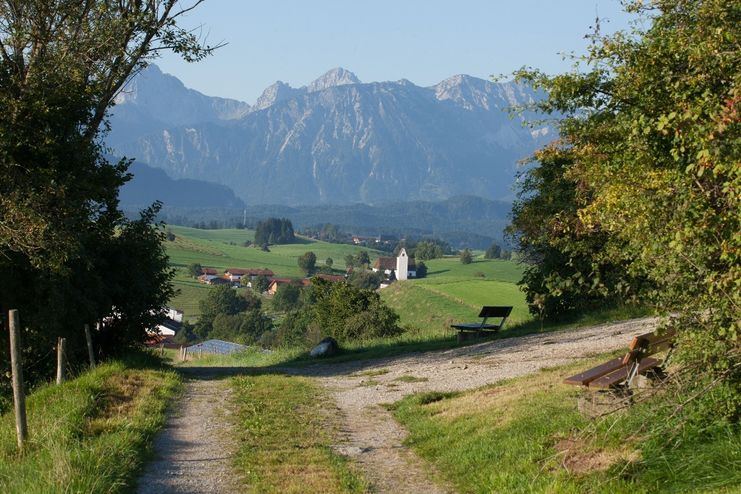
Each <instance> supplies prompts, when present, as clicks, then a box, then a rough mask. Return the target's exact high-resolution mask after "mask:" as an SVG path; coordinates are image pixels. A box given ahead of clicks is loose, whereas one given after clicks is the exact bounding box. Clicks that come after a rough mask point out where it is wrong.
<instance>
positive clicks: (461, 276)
mask: <svg viewBox="0 0 741 494" xmlns="http://www.w3.org/2000/svg"><path fill="white" fill-rule="evenodd" d="M425 264H427V268H428V270H427V278H423V279H421V280H413V281H410V282H406V283H395V284H393V285H391V286H390V287H388V288H386V289H384V290H382V291H381V297H382V298H383V299H384V301H385V302H386V303H387V304H388V305H389V306H391V307H392V308H393V309H394V310H395V311H396V312H397V313H398V314H399V316H400V317H401V323H402V325H405V326H407V327H410V328H413V330H414V331H415V332H417V333H421V334H429V335H431V336H440V335H452V332H451V330H450V329H449V328H450V324H451V323H453V322H461V321H471V322H473V321H475V320H477V317H476V316H478V312H479V310H480V309H481V307H482V306H484V305H511V306H512V307H513V310H512V315H511V316H510V318H509V320H508V322H507V325H512V324H518V323H525V322H527V321H529V320H531V318H532V316H530V314H529V313H528V309H527V304H526V303H525V295H524V294H523V293H522V292H521V291H520V289H519V287H518V286H517V284H516V283H517V281H518V280H519V279H520V277H521V275H522V268H521V267H520V265H518V264H517V263H515V262H512V261H504V260H499V259H496V260H488V259H483V258H482V257H481V256H477V257H476V258H475V259H474V262H472V263H471V264H461V262H460V260H459V259H458V257H446V258H443V259H433V260H430V261H426V262H425Z"/></svg>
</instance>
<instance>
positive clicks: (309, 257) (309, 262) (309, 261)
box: [298, 251, 316, 276]
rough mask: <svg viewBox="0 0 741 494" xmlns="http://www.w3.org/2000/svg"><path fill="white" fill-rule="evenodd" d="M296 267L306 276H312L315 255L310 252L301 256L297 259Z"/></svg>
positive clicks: (314, 268)
mask: <svg viewBox="0 0 741 494" xmlns="http://www.w3.org/2000/svg"><path fill="white" fill-rule="evenodd" d="M298 267H299V268H301V271H303V272H304V273H306V276H310V275H311V274H313V273H314V271H315V270H316V254H314V253H313V252H311V251H309V252H305V253H304V254H302V255H301V256H300V257H299V258H298Z"/></svg>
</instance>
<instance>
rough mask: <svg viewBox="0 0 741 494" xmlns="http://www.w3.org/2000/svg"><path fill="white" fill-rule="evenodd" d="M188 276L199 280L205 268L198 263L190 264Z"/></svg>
mask: <svg viewBox="0 0 741 494" xmlns="http://www.w3.org/2000/svg"><path fill="white" fill-rule="evenodd" d="M188 274H190V275H191V276H192V277H193V278H198V277H199V276H201V275H202V274H203V266H201V265H200V264H199V263H197V262H194V263H192V264H190V265H189V266H188Z"/></svg>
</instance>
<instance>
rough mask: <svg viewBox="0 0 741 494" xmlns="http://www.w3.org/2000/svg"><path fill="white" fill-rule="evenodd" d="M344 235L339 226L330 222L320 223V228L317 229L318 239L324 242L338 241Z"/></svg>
mask: <svg viewBox="0 0 741 494" xmlns="http://www.w3.org/2000/svg"><path fill="white" fill-rule="evenodd" d="M344 236H345V235H344V234H343V233H342V231H341V230H340V228H339V227H338V226H337V225H333V224H332V223H325V224H324V225H322V228H321V230H319V240H324V241H325V242H333V243H338V242H341V241H342V240H343V237H344Z"/></svg>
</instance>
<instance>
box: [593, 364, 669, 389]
mask: <svg viewBox="0 0 741 494" xmlns="http://www.w3.org/2000/svg"><path fill="white" fill-rule="evenodd" d="M658 366H659V361H658V360H657V359H655V358H645V359H643V360H641V363H640V364H638V373H639V374H640V373H641V372H645V371H647V370H649V369H653V368H654V367H658ZM629 371H630V368H629V367H628V366H625V367H623V368H621V369H618V370H616V371H614V372H611V373H609V374H605V375H603V376H602V377H600V378H599V379H595V380H594V381H592V382H590V383H589V387H590V388H600V389H605V388H609V387H610V386H614V385H615V384H618V383H621V382H623V381H625V380H626V379H627V378H628V372H629Z"/></svg>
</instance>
